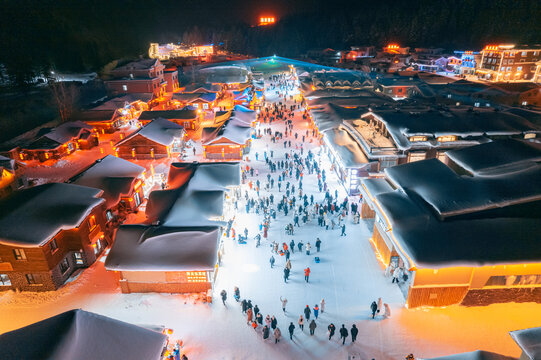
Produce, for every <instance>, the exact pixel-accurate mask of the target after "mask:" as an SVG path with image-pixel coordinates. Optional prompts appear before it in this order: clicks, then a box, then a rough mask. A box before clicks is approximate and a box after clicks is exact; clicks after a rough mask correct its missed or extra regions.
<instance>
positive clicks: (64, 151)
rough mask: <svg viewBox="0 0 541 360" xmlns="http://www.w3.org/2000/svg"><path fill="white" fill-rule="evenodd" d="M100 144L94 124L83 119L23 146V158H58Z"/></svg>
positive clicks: (51, 131) (58, 128)
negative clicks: (88, 123)
mask: <svg viewBox="0 0 541 360" xmlns="http://www.w3.org/2000/svg"><path fill="white" fill-rule="evenodd" d="M98 144H99V140H98V135H97V133H96V131H95V130H94V128H93V127H92V126H90V125H87V124H85V123H84V122H82V121H72V122H67V123H64V124H62V125H60V126H57V127H55V128H54V129H52V130H48V132H47V133H45V134H43V135H41V136H40V137H39V138H38V139H36V140H35V141H33V142H31V143H30V144H28V145H27V146H23V147H22V150H21V153H20V154H21V155H22V157H21V160H39V161H41V162H44V161H47V160H49V159H55V160H58V159H60V158H62V157H64V156H67V155H69V154H71V153H73V152H74V151H77V150H79V149H81V150H87V149H91V148H93V147H94V146H97V145H98Z"/></svg>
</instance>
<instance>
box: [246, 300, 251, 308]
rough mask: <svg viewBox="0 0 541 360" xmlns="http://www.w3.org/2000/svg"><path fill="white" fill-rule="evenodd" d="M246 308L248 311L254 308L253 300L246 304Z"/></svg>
mask: <svg viewBox="0 0 541 360" xmlns="http://www.w3.org/2000/svg"><path fill="white" fill-rule="evenodd" d="M246 308H247V309H251V308H252V300H248V302H247V303H246Z"/></svg>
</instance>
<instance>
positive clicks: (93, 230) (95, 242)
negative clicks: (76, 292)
mask: <svg viewBox="0 0 541 360" xmlns="http://www.w3.org/2000/svg"><path fill="white" fill-rule="evenodd" d="M101 193H102V191H101V190H98V189H94V188H89V187H85V186H79V185H73V184H63V183H51V184H45V185H40V186H36V187H33V188H29V189H24V190H21V191H18V192H16V193H13V194H12V195H10V196H8V197H7V198H6V199H4V200H2V201H0V259H1V261H0V279H1V281H0V290H23V291H49V290H55V289H58V288H59V287H60V286H62V284H64V282H65V281H66V280H67V279H68V278H69V277H70V276H71V274H72V273H73V272H74V271H75V270H77V269H79V268H84V267H88V266H90V265H91V264H93V263H94V261H96V259H97V258H98V256H99V255H100V254H101V252H102V251H103V249H104V248H105V247H106V246H107V245H108V243H109V237H108V234H107V232H106V231H105V229H106V219H105V216H104V215H105V201H104V200H103V199H101V198H100V197H99V196H100V195H101Z"/></svg>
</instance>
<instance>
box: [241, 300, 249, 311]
mask: <svg viewBox="0 0 541 360" xmlns="http://www.w3.org/2000/svg"><path fill="white" fill-rule="evenodd" d="M240 306H241V308H242V313H243V314H246V310H247V309H248V302H246V299H242V302H241V303H240Z"/></svg>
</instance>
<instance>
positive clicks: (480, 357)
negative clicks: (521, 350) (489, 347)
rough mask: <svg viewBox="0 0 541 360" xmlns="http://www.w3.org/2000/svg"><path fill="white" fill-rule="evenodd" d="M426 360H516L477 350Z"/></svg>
mask: <svg viewBox="0 0 541 360" xmlns="http://www.w3.org/2000/svg"><path fill="white" fill-rule="evenodd" d="M427 360H516V359H515V358H513V357H510V356H505V355H500V354H496V353H493V352H489V351H483V350H477V351H472V352H466V353H461V354H454V355H448V356H441V357H437V358H430V359H427Z"/></svg>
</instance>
